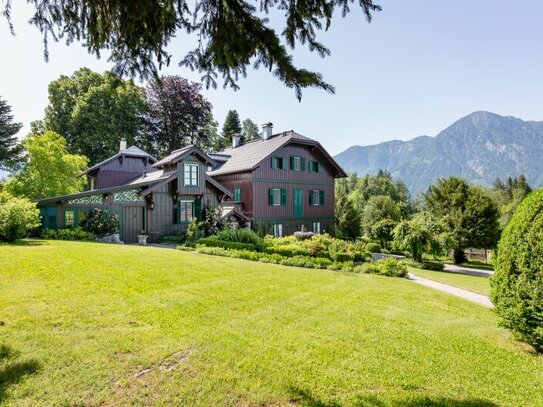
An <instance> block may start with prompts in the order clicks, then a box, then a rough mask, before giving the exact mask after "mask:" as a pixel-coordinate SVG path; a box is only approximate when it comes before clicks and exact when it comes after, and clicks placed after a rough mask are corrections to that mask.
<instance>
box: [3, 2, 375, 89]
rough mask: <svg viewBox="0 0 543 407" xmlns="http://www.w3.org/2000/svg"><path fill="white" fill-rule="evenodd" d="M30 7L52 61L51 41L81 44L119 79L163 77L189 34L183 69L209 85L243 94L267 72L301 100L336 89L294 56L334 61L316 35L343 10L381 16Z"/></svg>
mask: <svg viewBox="0 0 543 407" xmlns="http://www.w3.org/2000/svg"><path fill="white" fill-rule="evenodd" d="M28 3H30V4H31V5H32V6H34V8H35V13H34V15H33V16H32V18H30V20H29V22H30V24H32V25H34V26H36V27H37V28H38V29H39V30H40V32H41V33H42V35H43V40H44V45H45V53H44V54H45V58H46V59H48V53H47V43H48V41H49V40H51V39H53V40H55V41H58V40H60V39H63V40H65V41H66V43H67V44H71V43H73V42H74V41H81V42H83V44H84V46H86V48H87V50H88V51H89V53H92V54H95V55H96V56H100V55H101V53H102V52H104V51H109V52H110V53H111V54H110V56H109V60H110V61H111V62H113V63H114V69H113V71H114V72H116V73H117V74H121V75H131V76H137V75H139V76H141V77H145V78H148V77H150V76H155V77H157V76H158V69H160V67H162V66H163V65H169V64H170V62H171V59H172V55H170V53H169V52H168V50H167V48H168V45H170V43H171V41H172V39H173V38H174V37H176V36H177V37H179V36H180V34H181V33H185V34H186V35H190V36H191V37H192V38H195V40H194V41H195V42H196V43H197V44H196V46H195V48H194V49H193V50H192V51H189V52H188V54H187V55H185V56H184V57H183V58H181V60H180V62H179V63H180V65H182V66H186V67H189V68H190V69H193V70H197V71H198V72H200V73H202V80H203V82H204V83H205V84H206V86H207V87H210V86H211V87H216V86H217V78H218V75H219V74H220V75H222V77H223V78H224V86H225V87H226V86H231V87H233V88H235V89H237V88H238V84H237V82H238V79H239V77H240V76H245V75H246V73H247V67H249V66H251V65H253V66H254V67H255V68H259V67H261V66H262V67H264V68H266V69H268V70H269V71H270V72H272V74H273V75H274V76H275V77H277V78H278V79H279V80H280V81H282V82H283V83H284V84H285V85H286V86H287V87H289V88H293V89H294V90H295V93H296V96H297V97H298V99H300V98H301V92H302V89H304V88H307V87H316V88H320V89H324V90H326V91H329V92H333V91H334V88H333V86H332V85H330V84H328V83H326V82H325V81H324V80H323V78H322V76H321V74H319V73H317V72H313V71H310V70H307V69H303V68H298V67H296V66H295V65H294V63H293V61H292V56H291V55H289V50H290V49H294V47H295V46H296V45H298V44H301V45H303V46H307V48H308V49H309V50H310V51H315V52H317V54H318V55H320V56H321V57H325V56H328V55H330V50H329V49H328V48H326V46H324V45H323V44H321V43H320V42H319V41H318V40H317V34H318V33H319V31H321V30H323V29H324V30H327V29H328V28H329V27H330V25H331V24H332V17H333V16H334V15H335V16H337V11H339V12H340V13H341V15H342V16H346V15H347V14H348V13H349V12H350V11H351V6H352V5H353V4H358V5H359V6H360V7H361V9H362V11H363V13H364V14H365V16H366V19H367V20H368V21H371V17H372V14H373V13H375V12H377V11H379V10H381V7H380V6H379V5H377V4H374V3H373V0H359V1H358V2H356V3H355V2H354V0H314V1H311V2H288V1H285V0H260V1H257V2H256V4H250V3H248V2H246V1H236V0H226V1H222V2H215V1H211V0H196V1H194V2H184V1H174V0H170V1H162V2H157V1H154V0H137V1H125V0H93V1H89V0H70V1H68V0H61V1H53V0H28ZM274 9H277V10H279V13H281V14H280V15H282V16H283V17H282V18H283V20H282V21H279V18H281V17H277V20H276V21H275V22H276V23H277V24H278V25H279V27H278V29H277V31H276V30H274V29H273V28H272V27H270V25H271V24H270V20H269V19H268V17H267V15H268V14H270V13H271V12H272V11H273V10H274ZM334 13H336V14H334ZM3 14H4V15H5V16H6V17H7V21H8V24H9V26H10V28H11V30H12V32H14V27H13V26H12V23H11V18H10V17H11V0H8V1H7V2H6V5H5V8H4V11H3ZM336 18H338V17H336ZM278 33H281V34H280V35H279V34H278ZM196 39H197V40H196ZM157 65H158V66H157Z"/></svg>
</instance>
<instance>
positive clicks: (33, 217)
mask: <svg viewBox="0 0 543 407" xmlns="http://www.w3.org/2000/svg"><path fill="white" fill-rule="evenodd" d="M38 226H40V211H39V210H38V209H37V208H36V204H34V203H32V202H30V201H29V200H28V199H26V198H16V197H13V196H11V195H8V194H7V193H5V192H3V193H0V240H3V241H5V242H13V241H14V240H17V239H20V238H23V237H25V236H26V235H27V232H28V231H29V230H31V229H35V228H37V227H38Z"/></svg>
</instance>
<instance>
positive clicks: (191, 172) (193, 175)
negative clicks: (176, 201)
mask: <svg viewBox="0 0 543 407" xmlns="http://www.w3.org/2000/svg"><path fill="white" fill-rule="evenodd" d="M199 167H200V166H199V165H198V164H196V163H185V165H184V177H183V178H184V183H185V186H186V187H198V176H199V174H198V172H199V170H200V169H199Z"/></svg>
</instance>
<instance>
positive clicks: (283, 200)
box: [281, 188, 287, 206]
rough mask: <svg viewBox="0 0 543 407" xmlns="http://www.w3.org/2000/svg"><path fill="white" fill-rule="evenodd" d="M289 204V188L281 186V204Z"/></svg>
mask: <svg viewBox="0 0 543 407" xmlns="http://www.w3.org/2000/svg"><path fill="white" fill-rule="evenodd" d="M286 204H287V190H286V189H284V188H281V206H284V205H286Z"/></svg>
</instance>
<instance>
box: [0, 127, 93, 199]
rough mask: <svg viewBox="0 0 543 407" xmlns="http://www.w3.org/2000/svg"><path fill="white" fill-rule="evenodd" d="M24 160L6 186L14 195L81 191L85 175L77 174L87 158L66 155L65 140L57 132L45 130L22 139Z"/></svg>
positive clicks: (38, 197)
mask: <svg viewBox="0 0 543 407" xmlns="http://www.w3.org/2000/svg"><path fill="white" fill-rule="evenodd" d="M22 146H23V147H24V150H25V155H24V159H23V162H22V163H21V164H20V165H19V166H18V167H17V170H16V171H15V172H14V173H12V174H10V176H9V177H8V182H7V183H6V185H5V189H6V191H7V192H9V193H11V194H12V195H14V196H19V197H21V196H22V197H26V198H29V199H40V198H46V197H52V196H59V195H65V194H73V193H76V192H80V191H81V190H82V189H83V187H84V186H85V184H86V179H85V177H78V176H77V175H78V174H79V173H80V172H81V171H83V170H84V169H85V168H86V167H87V164H88V160H87V158H86V157H84V156H81V155H76V154H69V153H68V151H67V148H66V147H67V146H66V140H65V139H64V138H63V137H62V136H60V135H59V134H57V133H55V132H52V131H46V132H45V133H43V134H36V133H31V134H29V135H28V136H27V137H26V138H25V139H24V140H23V142H22Z"/></svg>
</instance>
